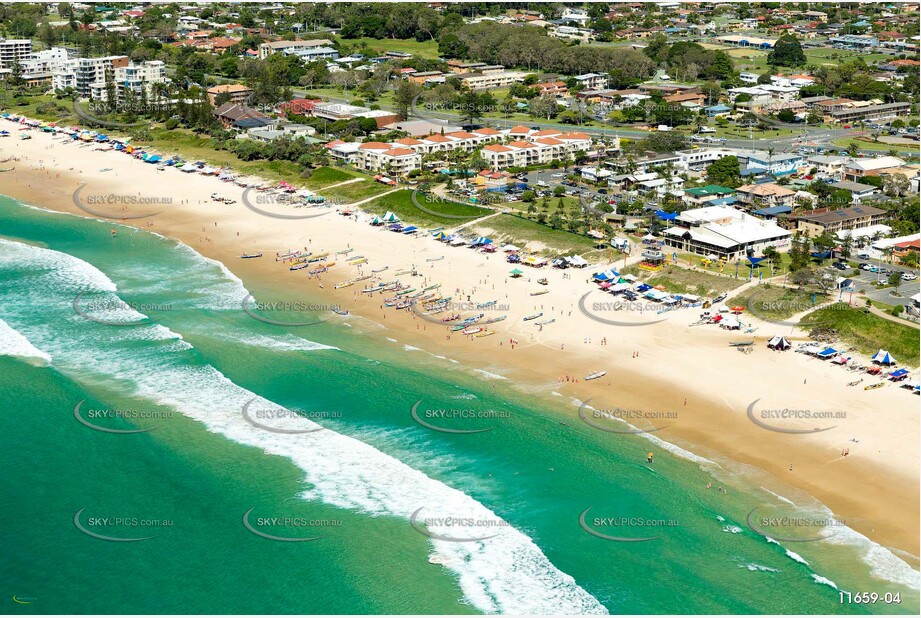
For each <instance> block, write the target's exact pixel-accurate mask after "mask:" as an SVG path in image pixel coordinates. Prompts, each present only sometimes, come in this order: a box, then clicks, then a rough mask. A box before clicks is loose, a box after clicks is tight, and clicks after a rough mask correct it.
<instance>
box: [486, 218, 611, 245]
mask: <svg viewBox="0 0 921 618" xmlns="http://www.w3.org/2000/svg"><path fill="white" fill-rule="evenodd" d="M474 229H476V231H477V233H480V234H484V235H489V236H490V237H491V238H492V239H493V240H494V241H497V242H511V243H515V244H517V245H519V246H522V247H524V246H526V245H527V244H528V243H532V242H533V243H540V244H541V245H543V247H545V248H546V249H550V250H551V251H549V253H552V254H554V255H556V254H558V253H565V254H572V253H578V254H580V255H585V254H586V252H589V251H591V250H593V249H594V248H595V244H596V242H597V241H595V240H593V239H591V238H589V237H588V236H582V235H579V234H575V233H573V232H567V231H566V230H554V229H551V228H549V227H547V226H546V225H541V224H540V223H537V222H535V221H531V220H529V219H525V218H524V217H520V216H518V215H513V214H501V215H498V216H496V217H491V218H489V219H487V220H485V221H483V222H482V223H479V224H477V225H475V226H474ZM531 249H534V250H537V249H538V248H537V247H531ZM546 249H543V248H541V249H540V250H539V251H537V252H538V253H548V251H546Z"/></svg>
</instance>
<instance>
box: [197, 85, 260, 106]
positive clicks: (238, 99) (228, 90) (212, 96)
mask: <svg viewBox="0 0 921 618" xmlns="http://www.w3.org/2000/svg"><path fill="white" fill-rule="evenodd" d="M251 94H253V89H252V88H250V87H249V86H244V85H243V84H220V85H219V86H211V87H210V88H208V99H209V100H210V101H211V105H214V101H215V100H216V99H217V98H218V97H221V96H222V95H227V96H228V97H229V98H228V99H227V100H228V101H229V102H231V103H243V102H244V101H246V99H248V98H249V96H250V95H251Z"/></svg>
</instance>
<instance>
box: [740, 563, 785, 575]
mask: <svg viewBox="0 0 921 618" xmlns="http://www.w3.org/2000/svg"><path fill="white" fill-rule="evenodd" d="M739 566H740V567H743V568H746V569H748V570H749V571H764V572H767V573H779V572H780V569H773V568H771V567H769V566H764V565H763V564H755V563H754V562H752V563H749V564H745V565H739Z"/></svg>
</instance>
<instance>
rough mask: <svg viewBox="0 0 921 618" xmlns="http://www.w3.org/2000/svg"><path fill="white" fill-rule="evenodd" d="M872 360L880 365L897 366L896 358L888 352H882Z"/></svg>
mask: <svg viewBox="0 0 921 618" xmlns="http://www.w3.org/2000/svg"><path fill="white" fill-rule="evenodd" d="M870 360H872V361H873V362H874V363H879V364H880V365H895V358H894V357H893V356H892V355H891V354H889V352H887V351H886V350H880V351H879V352H877V353H876V354H874V355H873V358H871V359H870Z"/></svg>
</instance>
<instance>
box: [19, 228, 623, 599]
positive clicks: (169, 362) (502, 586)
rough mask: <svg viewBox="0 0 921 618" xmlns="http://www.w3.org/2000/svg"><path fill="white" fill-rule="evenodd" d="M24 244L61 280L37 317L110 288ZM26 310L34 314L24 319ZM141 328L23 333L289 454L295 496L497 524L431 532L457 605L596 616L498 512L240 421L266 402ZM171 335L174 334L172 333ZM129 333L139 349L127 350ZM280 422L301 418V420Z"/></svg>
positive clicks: (325, 437)
mask: <svg viewBox="0 0 921 618" xmlns="http://www.w3.org/2000/svg"><path fill="white" fill-rule="evenodd" d="M13 244H14V245H16V243H13ZM17 250H18V249H17ZM33 250H34V251H39V252H40V255H38V256H35V255H34V254H29V255H26V254H22V255H21V256H20V257H22V258H27V259H29V260H32V262H33V263H34V261H35V258H36V257H37V258H38V259H39V261H40V262H41V263H49V264H53V265H54V267H53V269H52V270H53V271H54V273H55V276H56V277H57V278H59V279H60V280H61V282H62V285H61V286H60V289H59V290H57V291H59V292H60V293H57V294H51V295H50V298H49V302H47V303H46V304H44V305H42V306H40V307H39V310H40V311H42V312H45V313H46V314H47V315H46V316H45V321H46V322H47V321H48V319H51V318H55V317H57V314H59V313H62V312H65V311H66V310H67V303H68V300H69V296H68V295H69V294H70V295H72V292H73V289H74V288H75V286H78V285H79V286H81V287H90V284H91V283H92V284H96V285H94V286H92V287H93V288H94V289H96V290H107V291H114V288H115V286H114V284H113V283H112V282H111V281H110V280H108V278H107V277H105V275H104V274H102V273H101V272H99V271H98V270H97V269H95V268H93V267H92V266H90V265H89V264H86V263H85V262H83V261H81V260H78V259H77V258H74V257H72V256H68V255H66V254H62V253H58V252H54V251H50V250H37V249H33ZM4 257H6V256H4ZM53 291H54V290H53ZM17 308H18V309H20V310H21V311H23V312H25V311H26V310H27V309H28V308H27V307H26V306H25V304H23V303H19V304H18V305H17ZM23 317H25V315H23ZM31 317H32V319H33V320H34V318H35V316H34V315H33V316H31ZM155 328H160V329H163V330H166V331H167V332H170V331H168V329H165V328H163V327H155ZM105 329H108V330H105ZM147 330H148V327H144V328H134V327H132V328H123V329H122V328H115V327H106V326H103V325H91V326H89V327H87V328H68V329H59V330H58V332H52V331H50V330H49V329H47V328H40V327H35V328H31V329H24V332H25V334H26V335H27V336H28V337H30V338H32V340H33V341H35V342H36V345H39V346H41V347H43V348H45V349H46V350H49V351H50V353H51V354H52V355H53V356H54V357H55V358H56V359H59V360H60V364H61V366H62V367H63V369H62V370H65V371H68V370H69V371H73V372H75V373H77V374H80V375H86V374H89V375H95V376H100V377H102V378H103V379H109V380H117V381H118V383H119V385H120V386H121V387H122V388H124V387H125V386H127V385H129V384H130V385H133V387H134V391H135V392H136V394H137V395H138V396H141V397H144V398H148V399H151V400H153V401H156V402H157V403H159V404H163V405H168V406H170V407H173V408H175V409H176V410H178V411H180V412H182V413H183V414H184V415H186V416H188V417H190V418H192V419H195V420H197V421H199V422H201V423H202V424H203V425H204V426H205V427H207V428H208V429H209V430H210V431H213V432H216V433H221V434H223V435H225V436H227V437H228V438H229V439H231V440H233V441H235V442H238V443H240V444H246V445H250V446H254V447H257V448H261V449H262V450H263V451H265V452H266V453H269V454H274V455H280V456H284V457H287V458H289V459H290V460H292V461H293V462H294V463H295V464H296V465H298V466H299V467H300V468H301V469H302V470H303V472H304V476H305V481H306V482H307V483H308V484H309V486H310V489H308V490H307V491H305V492H304V493H303V497H304V498H305V499H310V500H319V501H323V502H325V503H327V504H331V505H334V506H337V507H340V508H345V509H352V510H357V511H360V512H364V513H367V514H370V515H374V516H395V517H400V518H407V519H408V518H409V517H410V516H411V515H412V513H414V512H416V511H417V509H419V508H424V511H423V514H422V515H420V517H439V516H442V517H446V516H450V517H456V518H469V519H471V520H475V521H491V522H493V523H494V524H497V527H496V528H495V529H493V530H490V531H489V532H488V533H489V534H492V533H493V532H495V531H496V530H498V531H499V533H498V536H496V537H494V538H491V539H487V540H482V541H475V542H463V543H458V542H449V541H444V540H432V545H433V547H434V549H435V551H436V552H437V553H438V554H440V555H443V556H447V557H448V559H447V560H446V561H445V568H448V569H450V570H451V571H452V572H453V573H455V575H456V576H457V577H458V580H459V583H460V587H461V589H462V590H463V592H464V595H465V597H466V599H467V601H468V602H469V603H471V604H472V605H473V606H474V607H476V608H477V609H478V610H479V611H481V612H485V613H512V614H551V613H552V614H558V613H562V614H584V613H607V612H606V609H605V608H604V606H602V605H601V604H600V603H599V602H598V601H597V600H596V599H595V598H593V597H592V596H591V595H590V594H588V593H587V592H586V591H585V590H583V589H582V588H581V587H580V586H578V584H576V582H575V580H573V578H572V577H570V576H569V575H566V574H565V573H562V572H561V571H559V570H558V569H557V568H556V567H554V566H553V565H552V564H551V563H550V561H549V560H548V559H547V557H546V556H545V555H544V554H543V552H542V551H541V550H540V548H539V547H537V545H535V544H534V542H533V541H532V540H531V539H530V538H529V537H527V536H526V535H524V534H523V533H521V532H520V531H518V530H516V529H515V528H513V527H511V526H501V524H502V523H503V522H502V520H501V519H500V518H499V517H498V516H497V515H496V514H495V513H493V512H492V511H490V510H489V509H488V508H486V507H485V506H483V505H482V504H480V503H479V502H477V501H476V500H474V499H473V498H471V497H469V496H467V495H465V494H464V493H463V492H461V491H459V490H457V489H454V488H452V487H449V486H447V485H445V484H444V483H441V482H439V481H437V480H435V479H432V478H430V477H428V476H426V475H425V474H424V473H422V472H420V471H418V470H415V469H413V468H411V467H409V466H407V465H406V464H404V463H403V462H401V461H399V460H397V459H396V458H394V457H392V456H390V455H387V454H386V453H383V452H381V451H379V450H377V449H375V448H373V447H372V446H370V445H368V444H366V443H364V442H361V441H358V440H356V439H354V438H351V437H348V436H344V435H341V434H338V433H335V432H333V431H329V430H326V431H321V432H315V433H306V434H298V435H285V434H279V433H275V432H269V431H265V430H261V429H258V428H256V427H254V426H252V425H251V424H249V423H247V422H246V420H245V419H244V418H243V415H242V408H243V406H244V405H245V404H246V403H247V402H249V401H251V400H253V399H255V401H254V402H253V404H252V405H255V406H271V407H278V406H277V405H276V404H273V403H272V402H270V401H267V400H265V399H262V398H261V397H258V396H256V395H255V394H254V393H251V392H249V391H247V390H245V389H243V388H242V387H240V386H238V385H236V384H235V383H233V382H232V381H230V380H229V379H228V378H227V377H225V376H224V375H223V374H221V373H220V372H219V371H218V370H217V369H215V368H214V367H212V366H210V365H205V366H200V365H194V364H190V362H189V361H190V358H189V357H188V356H187V351H188V349H189V348H190V346H189V345H188V344H187V343H185V342H182V341H176V340H174V341H160V342H149V338H148V337H146V336H145V331H147ZM102 332H105V333H106V335H105V336H107V337H110V338H111V340H110V341H109V342H108V343H107V346H106V353H105V354H101V353H100V350H99V348H98V339H97V338H98V336H99V335H100V333H102ZM33 333H34V334H33ZM108 333H112V334H108ZM171 334H172V338H173V339H175V333H171ZM139 339H140V340H143V341H148V342H149V343H148V345H147V346H138V340H139ZM184 350H185V352H183V351H184ZM216 403H219V404H220V405H216ZM290 422H292V423H303V424H305V425H306V426H308V427H311V426H313V424H312V423H311V421H309V420H307V419H291V420H290ZM407 525H408V524H407ZM427 529H428V531H429V532H432V533H435V534H442V535H446V536H450V537H455V538H456V537H461V536H465V535H466V536H471V535H476V534H483V531H482V529H479V530H467V531H465V530H464V528H463V527H457V526H449V527H441V526H434V525H433V526H428V528H427Z"/></svg>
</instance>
